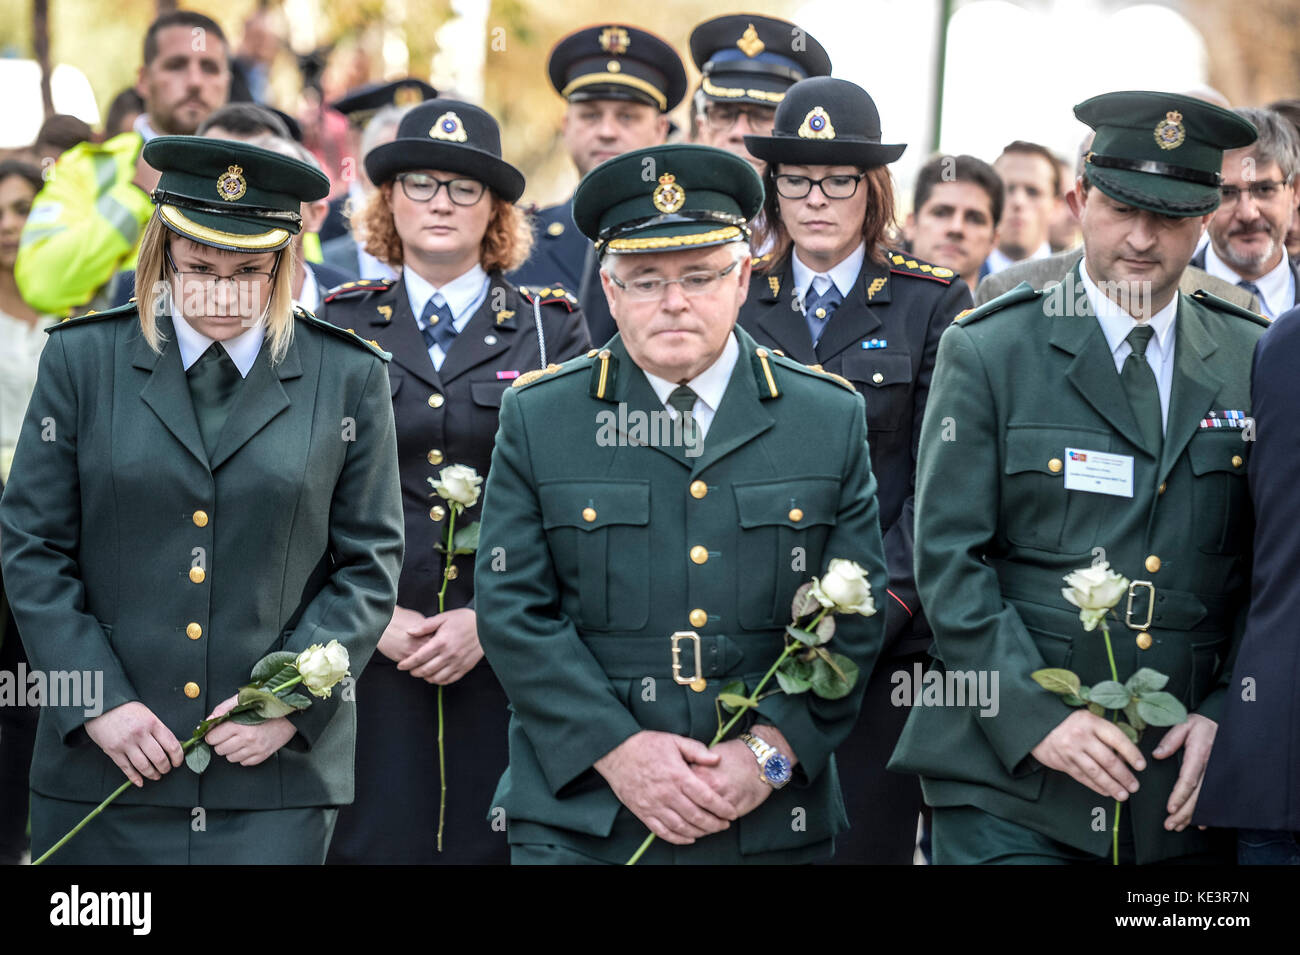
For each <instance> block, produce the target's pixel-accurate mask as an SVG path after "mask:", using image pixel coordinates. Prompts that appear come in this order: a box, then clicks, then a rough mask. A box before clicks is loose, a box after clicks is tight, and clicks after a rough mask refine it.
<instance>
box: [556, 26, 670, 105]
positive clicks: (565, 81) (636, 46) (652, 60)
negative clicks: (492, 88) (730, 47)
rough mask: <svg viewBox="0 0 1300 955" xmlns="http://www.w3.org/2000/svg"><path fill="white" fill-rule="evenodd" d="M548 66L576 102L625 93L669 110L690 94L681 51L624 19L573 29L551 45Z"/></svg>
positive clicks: (561, 88)
mask: <svg viewBox="0 0 1300 955" xmlns="http://www.w3.org/2000/svg"><path fill="white" fill-rule="evenodd" d="M546 72H547V75H549V76H550V78H551V85H552V86H554V87H555V90H556V92H558V93H559V94H560V95H561V96H563V97H564V98H565V99H567V100H568V101H569V102H571V103H577V102H581V101H582V100H589V99H622V100H631V101H633V102H636V103H645V104H647V105H649V106H653V107H655V108H656V109H657V110H659V112H661V113H666V112H668V111H669V110H670V109H672V108H673V107H675V106H676V105H677V104H678V103H680V102H681V101H682V97H683V96H685V95H686V67H685V66H683V65H682V58H681V57H680V56H678V55H677V51H676V50H674V49H673V48H672V47H671V46H669V45H668V44H667V43H666V42H664V41H663V40H661V39H660V38H659V37H657V36H655V35H654V34H653V33H650V32H649V31H647V30H639V29H637V28H636V27H629V26H620V25H619V24H611V25H608V26H594V27H586V28H584V29H582V30H578V31H577V32H575V33H570V34H569V35H568V36H566V37H565V38H564V39H562V40H560V42H559V43H557V44H555V47H554V48H553V49H552V50H551V57H550V59H549V60H548V61H547V63H546Z"/></svg>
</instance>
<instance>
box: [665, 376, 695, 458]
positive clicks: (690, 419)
mask: <svg viewBox="0 0 1300 955" xmlns="http://www.w3.org/2000/svg"><path fill="white" fill-rule="evenodd" d="M698 397H699V396H698V395H697V394H696V393H695V392H694V391H692V390H691V389H690V388H688V387H687V386H686V385H678V386H677V387H676V388H674V389H673V390H672V393H671V394H669V395H668V405H669V407H671V408H672V409H673V410H675V411H676V412H677V417H678V420H679V421H680V422H681V425H682V444H683V445H685V447H688V448H694V447H696V446H697V443H698V437H697V436H698V435H699V428H700V426H699V425H698V424H697V423H696V421H695V415H694V414H693V411H694V408H695V399H696V398H698Z"/></svg>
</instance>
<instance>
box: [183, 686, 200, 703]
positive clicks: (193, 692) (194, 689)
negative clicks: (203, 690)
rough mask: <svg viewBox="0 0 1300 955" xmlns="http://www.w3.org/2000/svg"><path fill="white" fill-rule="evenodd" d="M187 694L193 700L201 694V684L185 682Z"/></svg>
mask: <svg viewBox="0 0 1300 955" xmlns="http://www.w3.org/2000/svg"><path fill="white" fill-rule="evenodd" d="M185 695H186V696H188V697H189V698H190V699H191V700H192V699H194V698H195V697H197V696H198V695H199V685H198V684H197V683H186V684H185Z"/></svg>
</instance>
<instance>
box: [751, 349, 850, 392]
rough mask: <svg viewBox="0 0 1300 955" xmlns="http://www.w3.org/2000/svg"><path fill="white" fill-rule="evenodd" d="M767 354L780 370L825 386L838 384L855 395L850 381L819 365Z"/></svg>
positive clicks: (779, 353) (777, 354)
mask: <svg viewBox="0 0 1300 955" xmlns="http://www.w3.org/2000/svg"><path fill="white" fill-rule="evenodd" d="M767 353H768V355H769V356H771V357H772V358H773V359H775V364H776V365H778V366H779V367H781V368H788V369H790V370H791V371H797V372H799V373H800V374H802V375H807V376H808V377H810V378H816V379H818V380H820V381H824V382H826V383H827V384H829V383H831V382H834V383H835V384H838V385H839V386H840V387H842V388H847V389H848V390H849V391H852V392H854V393H855V394H856V393H857V390H858V389H856V388H854V387H853V383H852V382H851V381H849V380H848V379H847V378H844V377H841V376H840V375H837V374H835V373H834V372H832V371H827V370H826V369H824V368H823V367H822V366H821V365H805V364H803V363H802V362H798V361H795V360H794V359H793V358H788V357H786V356H785V355H783V354H781V352H779V351H773V350H769V351H768V352H767ZM755 354H757V352H755Z"/></svg>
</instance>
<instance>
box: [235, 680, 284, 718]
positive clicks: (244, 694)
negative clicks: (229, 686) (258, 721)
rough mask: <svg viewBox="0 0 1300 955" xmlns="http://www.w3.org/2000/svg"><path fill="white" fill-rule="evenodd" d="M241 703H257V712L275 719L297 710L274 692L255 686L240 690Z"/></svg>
mask: <svg viewBox="0 0 1300 955" xmlns="http://www.w3.org/2000/svg"><path fill="white" fill-rule="evenodd" d="M239 702H240V703H256V704H257V710H256V712H257V714H258V715H259V716H261V717H263V718H265V719H268V720H273V719H275V718H276V717H280V716H288V715H289V714H290V713H293V712H295V710H294V708H293V707H292V706H291V705H289V704H288V703H286V702H284V700H282V699H280V698H279V697H278V696H276V695H275V694H274V693H271V692H269V691H268V690H259V689H258V688H257V687H255V686H246V687H244V688H243V689H242V690H240V691H239Z"/></svg>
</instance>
